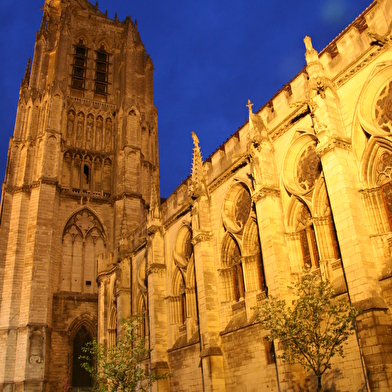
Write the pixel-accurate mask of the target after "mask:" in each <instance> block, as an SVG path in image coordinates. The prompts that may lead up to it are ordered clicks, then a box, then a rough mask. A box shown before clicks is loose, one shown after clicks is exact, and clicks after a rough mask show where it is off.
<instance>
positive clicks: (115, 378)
mask: <svg viewBox="0 0 392 392" xmlns="http://www.w3.org/2000/svg"><path fill="white" fill-rule="evenodd" d="M142 322H143V316H140V315H138V316H136V317H133V318H131V319H130V320H124V319H123V320H121V323H122V325H121V330H122V335H121V338H120V339H118V340H117V344H116V345H113V346H112V347H110V348H106V346H105V345H104V344H98V343H97V342H96V341H93V342H90V343H88V344H87V345H86V346H85V347H83V349H82V350H83V352H84V353H86V355H83V356H81V357H80V358H81V359H82V360H84V362H83V363H82V367H83V368H84V369H85V370H86V371H87V372H88V373H90V375H91V377H92V379H93V381H94V387H93V391H96V392H131V391H136V390H137V391H147V389H148V387H149V386H151V385H152V384H153V383H154V382H156V381H157V380H160V379H164V378H167V377H169V376H170V375H169V374H163V375H157V374H155V373H154V372H148V371H146V370H145V369H144V366H143V364H142V362H143V361H144V360H146V359H147V358H148V356H149V354H150V352H151V350H150V349H148V348H146V341H145V339H144V338H142V337H141V336H140V333H139V331H140V325H141V323H142ZM91 358H92V359H93V360H92V361H91Z"/></svg>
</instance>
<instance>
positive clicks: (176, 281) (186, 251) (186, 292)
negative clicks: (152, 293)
mask: <svg viewBox="0 0 392 392" xmlns="http://www.w3.org/2000/svg"><path fill="white" fill-rule="evenodd" d="M173 259H174V266H175V268H174V271H173V278H172V293H173V296H172V297H170V310H171V311H170V313H171V324H172V325H173V326H175V327H176V329H175V330H174V331H173V335H174V337H175V338H177V336H178V335H184V334H186V336H187V339H188V340H189V339H190V338H191V337H192V335H193V333H194V332H195V331H196V326H197V309H196V291H195V287H196V285H195V279H196V276H195V265H194V257H193V245H192V231H191V230H190V228H189V227H187V226H183V227H182V228H181V229H180V230H179V232H178V234H177V239H176V243H175V247H174V251H173Z"/></svg>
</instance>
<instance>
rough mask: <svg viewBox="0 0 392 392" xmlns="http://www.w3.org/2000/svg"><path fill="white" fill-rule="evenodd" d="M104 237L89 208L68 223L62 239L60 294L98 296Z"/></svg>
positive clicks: (100, 225) (75, 215)
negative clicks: (98, 275) (99, 257)
mask: <svg viewBox="0 0 392 392" xmlns="http://www.w3.org/2000/svg"><path fill="white" fill-rule="evenodd" d="M105 242H106V239H105V234H104V230H103V227H102V224H101V223H100V221H99V220H98V218H97V217H96V216H95V215H94V214H93V213H92V212H91V211H90V210H89V209H87V208H85V209H83V210H81V211H79V212H77V213H76V214H74V215H73V216H72V217H71V218H70V219H69V220H68V222H67V224H66V225H65V228H64V232H63V238H62V262H61V267H60V268H61V271H60V282H59V289H60V291H65V292H81V293H96V292H97V285H96V284H95V278H96V276H97V270H96V268H97V265H96V260H97V257H98V255H99V254H101V253H103V252H104V250H105Z"/></svg>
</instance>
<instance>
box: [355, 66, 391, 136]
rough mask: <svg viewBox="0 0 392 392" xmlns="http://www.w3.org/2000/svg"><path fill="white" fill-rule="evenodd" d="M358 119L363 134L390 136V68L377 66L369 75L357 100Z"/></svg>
mask: <svg viewBox="0 0 392 392" xmlns="http://www.w3.org/2000/svg"><path fill="white" fill-rule="evenodd" d="M358 118H359V121H360V124H361V126H362V128H363V130H364V131H365V132H367V133H368V134H370V135H372V136H391V132H392V66H391V64H390V62H388V63H380V64H378V65H377V66H376V67H375V69H374V71H373V73H371V74H370V76H369V77H368V80H367V81H366V83H365V86H364V88H363V90H362V93H361V96H360V98H359V110H358Z"/></svg>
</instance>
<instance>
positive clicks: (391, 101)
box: [374, 81, 392, 132]
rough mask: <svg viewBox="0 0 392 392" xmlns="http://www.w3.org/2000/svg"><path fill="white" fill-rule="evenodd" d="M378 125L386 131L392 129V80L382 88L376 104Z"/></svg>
mask: <svg viewBox="0 0 392 392" xmlns="http://www.w3.org/2000/svg"><path fill="white" fill-rule="evenodd" d="M374 111H375V117H376V120H377V123H378V125H379V126H380V128H381V129H383V130H384V131H386V132H391V131H392V81H391V82H389V83H388V84H387V85H386V86H384V88H383V89H382V90H381V92H380V94H379V96H378V98H377V100H376V104H375V109H374Z"/></svg>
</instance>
